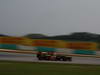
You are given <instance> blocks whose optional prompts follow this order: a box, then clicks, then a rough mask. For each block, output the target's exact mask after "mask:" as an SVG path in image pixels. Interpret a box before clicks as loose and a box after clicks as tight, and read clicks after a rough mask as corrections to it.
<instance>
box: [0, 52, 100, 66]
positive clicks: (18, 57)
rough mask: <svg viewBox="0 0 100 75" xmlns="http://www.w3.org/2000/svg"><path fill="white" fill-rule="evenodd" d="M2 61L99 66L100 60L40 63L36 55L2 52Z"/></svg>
mask: <svg viewBox="0 0 100 75" xmlns="http://www.w3.org/2000/svg"><path fill="white" fill-rule="evenodd" d="M0 60H11V61H24V62H25V61H26V62H53V63H75V64H98V65H100V58H95V57H72V61H71V62H68V61H39V60H38V59H37V58H36V56H35V55H32V54H20V53H7V52H0Z"/></svg>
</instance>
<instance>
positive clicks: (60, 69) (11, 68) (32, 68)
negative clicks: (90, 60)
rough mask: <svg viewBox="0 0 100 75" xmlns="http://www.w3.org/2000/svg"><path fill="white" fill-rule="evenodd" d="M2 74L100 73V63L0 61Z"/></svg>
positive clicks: (91, 74)
mask: <svg viewBox="0 0 100 75" xmlns="http://www.w3.org/2000/svg"><path fill="white" fill-rule="evenodd" d="M0 75H100V65H86V64H58V63H36V62H34V63H33V62H15V61H0Z"/></svg>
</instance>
